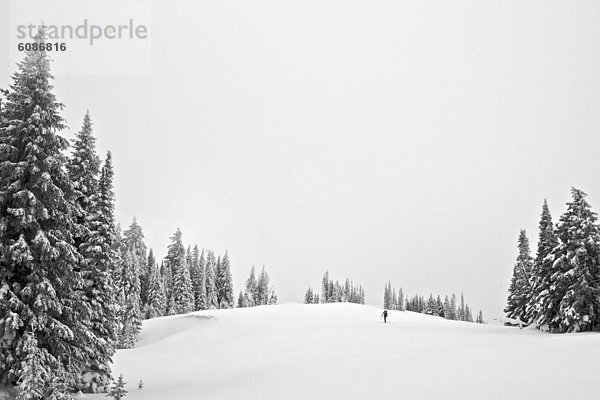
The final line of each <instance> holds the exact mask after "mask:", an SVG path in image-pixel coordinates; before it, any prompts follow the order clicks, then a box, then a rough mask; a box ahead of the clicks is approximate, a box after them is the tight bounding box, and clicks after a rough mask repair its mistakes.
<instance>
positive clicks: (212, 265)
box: [205, 250, 219, 309]
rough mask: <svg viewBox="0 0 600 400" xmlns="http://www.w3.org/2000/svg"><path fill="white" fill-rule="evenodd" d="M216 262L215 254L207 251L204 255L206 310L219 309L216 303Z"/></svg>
mask: <svg viewBox="0 0 600 400" xmlns="http://www.w3.org/2000/svg"><path fill="white" fill-rule="evenodd" d="M216 269H217V260H216V258H215V253H214V252H212V251H211V250H208V251H207V253H206V266H205V270H206V308H207V309H216V308H218V307H219V303H218V301H217V285H216V284H217V274H216Z"/></svg>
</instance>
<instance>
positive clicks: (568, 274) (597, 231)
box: [504, 188, 600, 332]
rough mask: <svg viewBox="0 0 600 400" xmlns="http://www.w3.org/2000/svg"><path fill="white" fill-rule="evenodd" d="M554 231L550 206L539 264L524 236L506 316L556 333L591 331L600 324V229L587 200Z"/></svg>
mask: <svg viewBox="0 0 600 400" xmlns="http://www.w3.org/2000/svg"><path fill="white" fill-rule="evenodd" d="M571 195H572V198H573V200H572V201H571V202H568V203H567V210H566V211H565V213H564V214H563V215H562V216H561V217H560V220H559V222H558V223H557V224H556V225H554V224H553V223H552V217H551V215H550V210H549V209H548V204H547V202H546V201H545V200H544V204H543V207H542V215H541V219H540V222H539V236H538V244H537V252H536V256H535V259H534V258H532V256H531V253H530V249H529V239H528V238H527V235H526V232H525V231H524V230H521V232H520V234H519V240H518V248H519V255H518V256H517V262H516V264H515V266H514V268H513V277H512V279H511V283H510V287H509V296H508V302H507V306H506V308H505V310H504V311H505V312H506V314H507V316H508V317H509V318H511V319H514V320H516V323H518V324H525V325H527V324H535V326H536V327H537V328H539V329H540V330H544V331H551V332H579V331H589V330H593V329H594V328H596V327H597V325H598V322H599V321H600V315H599V309H600V227H599V225H598V222H597V219H598V218H597V215H596V213H595V212H593V211H592V209H591V206H590V205H589V203H588V202H587V201H586V194H585V193H584V192H583V191H581V190H579V189H575V188H572V189H571Z"/></svg>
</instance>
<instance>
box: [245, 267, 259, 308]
mask: <svg viewBox="0 0 600 400" xmlns="http://www.w3.org/2000/svg"><path fill="white" fill-rule="evenodd" d="M246 297H247V299H248V304H249V306H250V307H253V306H255V305H258V304H257V301H258V281H257V280H256V272H255V270H254V265H253V266H252V268H251V269H250V276H249V277H248V279H246Z"/></svg>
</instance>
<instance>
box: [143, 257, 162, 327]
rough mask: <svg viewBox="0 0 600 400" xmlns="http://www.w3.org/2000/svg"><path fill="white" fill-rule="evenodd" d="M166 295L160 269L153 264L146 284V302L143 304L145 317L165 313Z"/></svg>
mask: <svg viewBox="0 0 600 400" xmlns="http://www.w3.org/2000/svg"><path fill="white" fill-rule="evenodd" d="M166 312H167V297H166V295H165V288H164V282H163V279H162V277H161V276H160V271H159V269H158V268H157V266H156V265H155V266H154V268H152V269H151V270H150V285H149V286H148V303H147V304H146V306H145V314H146V315H145V317H146V318H156V317H162V316H163V315H166Z"/></svg>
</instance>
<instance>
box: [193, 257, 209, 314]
mask: <svg viewBox="0 0 600 400" xmlns="http://www.w3.org/2000/svg"><path fill="white" fill-rule="evenodd" d="M197 293H198V297H197V298H196V309H197V310H206V309H208V300H207V297H206V257H205V251H204V250H202V252H201V253H200V259H199V260H198V288H197Z"/></svg>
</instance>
